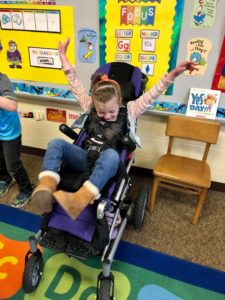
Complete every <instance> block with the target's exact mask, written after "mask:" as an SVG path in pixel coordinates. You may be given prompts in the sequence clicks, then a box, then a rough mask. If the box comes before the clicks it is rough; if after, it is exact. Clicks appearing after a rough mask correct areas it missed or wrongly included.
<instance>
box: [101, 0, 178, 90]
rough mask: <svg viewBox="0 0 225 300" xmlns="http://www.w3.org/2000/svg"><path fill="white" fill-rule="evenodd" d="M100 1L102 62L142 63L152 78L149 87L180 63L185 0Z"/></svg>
mask: <svg viewBox="0 0 225 300" xmlns="http://www.w3.org/2000/svg"><path fill="white" fill-rule="evenodd" d="M99 5H100V6H101V9H100V12H101V13H100V18H101V20H100V59H101V64H103V63H105V62H111V61H121V62H127V63H130V64H132V65H135V66H137V67H139V68H140V69H141V70H142V72H143V73H145V74H146V75H147V76H148V77H149V78H150V79H151V80H149V82H148V83H147V89H148V88H150V86H151V85H154V84H155V83H157V82H158V81H159V80H160V78H161V76H162V74H165V73H167V71H168V70H171V69H173V68H174V67H175V66H176V59H177V49H178V44H179V36H180V28H181V24H182V16H183V8H184V0H179V1H178V0H171V1H154V0H153V1H117V0H103V1H102V0H100V1H99ZM167 94H172V89H169V90H168V91H167Z"/></svg>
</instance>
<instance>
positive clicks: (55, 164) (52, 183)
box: [32, 139, 87, 212]
mask: <svg viewBox="0 0 225 300" xmlns="http://www.w3.org/2000/svg"><path fill="white" fill-rule="evenodd" d="M62 161H63V162H65V163H66V165H68V166H69V167H70V168H71V169H74V170H78V171H85V170H86V168H87V154H86V152H85V151H84V150H83V149H81V148H80V147H77V146H76V145H73V144H71V143H69V142H66V141H64V140H63V139H54V140H52V141H50V142H49V144H48V148H47V150H46V152H45V156H44V161H43V165H42V172H41V173H40V174H39V182H38V184H37V187H36V188H35V190H34V193H33V195H32V200H34V201H37V203H38V205H39V207H40V209H41V210H42V211H44V212H49V211H51V210H52V203H53V201H54V197H53V192H55V191H56V188H57V185H58V183H59V181H60V177H59V174H58V171H59V169H60V166H61V163H62Z"/></svg>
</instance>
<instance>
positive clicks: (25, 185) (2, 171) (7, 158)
mask: <svg viewBox="0 0 225 300" xmlns="http://www.w3.org/2000/svg"><path fill="white" fill-rule="evenodd" d="M20 154H21V136H19V137H18V138H16V139H15V140H12V141H0V180H1V181H6V182H7V183H9V182H10V181H11V180H12V177H14V178H15V180H16V182H17V184H18V186H19V189H20V192H25V193H26V192H29V191H31V189H32V187H31V183H30V180H29V177H28V175H27V172H26V170H25V169H24V167H23V164H22V161H21V159H20Z"/></svg>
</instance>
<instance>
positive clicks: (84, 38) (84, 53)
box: [78, 28, 97, 63]
mask: <svg viewBox="0 0 225 300" xmlns="http://www.w3.org/2000/svg"><path fill="white" fill-rule="evenodd" d="M96 40H97V33H96V31H94V30H92V29H88V28H82V29H80V30H79V31H78V42H79V47H78V58H79V61H81V62H85V63H94V62H95V61H96Z"/></svg>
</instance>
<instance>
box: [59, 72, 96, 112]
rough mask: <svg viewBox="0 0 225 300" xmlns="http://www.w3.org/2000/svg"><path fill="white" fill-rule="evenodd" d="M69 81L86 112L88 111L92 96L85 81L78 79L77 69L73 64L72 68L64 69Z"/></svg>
mask: <svg viewBox="0 0 225 300" xmlns="http://www.w3.org/2000/svg"><path fill="white" fill-rule="evenodd" d="M64 73H65V75H66V78H67V80H68V83H69V85H70V87H71V90H72V93H73V95H74V96H75V98H76V99H77V101H78V102H79V104H80V106H81V108H82V110H83V111H84V112H86V111H88V109H89V107H90V105H91V104H92V99H91V96H89V95H88V94H87V92H86V89H85V87H84V85H83V83H82V82H81V81H80V80H79V79H78V77H77V74H76V72H75V69H74V68H73V67H72V66H71V68H70V69H68V70H64Z"/></svg>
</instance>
